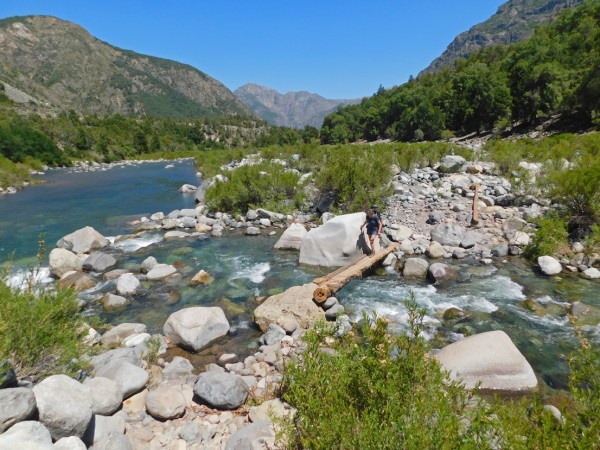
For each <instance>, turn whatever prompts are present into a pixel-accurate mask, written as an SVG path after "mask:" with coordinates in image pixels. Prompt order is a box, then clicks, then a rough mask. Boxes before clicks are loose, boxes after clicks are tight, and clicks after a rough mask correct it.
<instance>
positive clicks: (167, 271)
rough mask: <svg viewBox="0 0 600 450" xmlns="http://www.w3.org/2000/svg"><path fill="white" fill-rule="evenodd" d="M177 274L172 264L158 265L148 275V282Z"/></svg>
mask: <svg viewBox="0 0 600 450" xmlns="http://www.w3.org/2000/svg"><path fill="white" fill-rule="evenodd" d="M176 273H177V269H176V268H175V267H173V266H172V265H170V264H156V265H155V266H154V267H153V268H152V269H150V271H149V272H148V273H147V274H146V277H147V278H148V280H162V279H164V278H167V277H170V276H171V275H174V274H176Z"/></svg>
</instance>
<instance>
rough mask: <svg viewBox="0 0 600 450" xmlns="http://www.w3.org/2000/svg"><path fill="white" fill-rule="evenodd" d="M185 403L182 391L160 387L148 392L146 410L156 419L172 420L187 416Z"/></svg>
mask: <svg viewBox="0 0 600 450" xmlns="http://www.w3.org/2000/svg"><path fill="white" fill-rule="evenodd" d="M185 403H186V402H185V398H184V397H183V394H182V393H181V391H179V390H177V389H174V388H172V387H170V386H159V387H158V388H156V389H153V390H151V391H150V392H148V396H147V397H146V410H147V411H148V414H150V415H151V416H152V417H154V418H155V419H158V420H172V419H177V418H179V417H181V416H183V415H184V414H185Z"/></svg>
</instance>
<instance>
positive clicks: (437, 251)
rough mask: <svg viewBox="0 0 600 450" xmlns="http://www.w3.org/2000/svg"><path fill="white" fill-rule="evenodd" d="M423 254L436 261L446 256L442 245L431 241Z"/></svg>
mask: <svg viewBox="0 0 600 450" xmlns="http://www.w3.org/2000/svg"><path fill="white" fill-rule="evenodd" d="M425 254H426V255H427V256H428V257H430V258H434V259H436V258H441V257H443V256H444V255H445V254H446V250H444V247H442V244H440V243H439V242H436V241H433V242H432V243H431V244H429V247H427V250H426V251H425Z"/></svg>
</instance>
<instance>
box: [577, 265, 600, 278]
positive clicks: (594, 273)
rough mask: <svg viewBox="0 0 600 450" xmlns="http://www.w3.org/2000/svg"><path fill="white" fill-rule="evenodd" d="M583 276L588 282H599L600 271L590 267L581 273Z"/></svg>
mask: <svg viewBox="0 0 600 450" xmlns="http://www.w3.org/2000/svg"><path fill="white" fill-rule="evenodd" d="M581 276H582V277H583V278H587V279H588V280H598V279H600V270H598V269H596V268H594V267H590V268H588V269H586V270H584V271H583V272H581Z"/></svg>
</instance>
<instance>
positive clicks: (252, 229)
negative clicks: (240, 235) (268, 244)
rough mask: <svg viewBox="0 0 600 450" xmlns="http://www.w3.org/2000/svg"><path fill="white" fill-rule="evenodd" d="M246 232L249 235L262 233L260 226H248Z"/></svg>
mask: <svg viewBox="0 0 600 450" xmlns="http://www.w3.org/2000/svg"><path fill="white" fill-rule="evenodd" d="M245 234H246V235H247V236H258V235H259V234H260V228H258V227H248V228H246V231H245Z"/></svg>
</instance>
